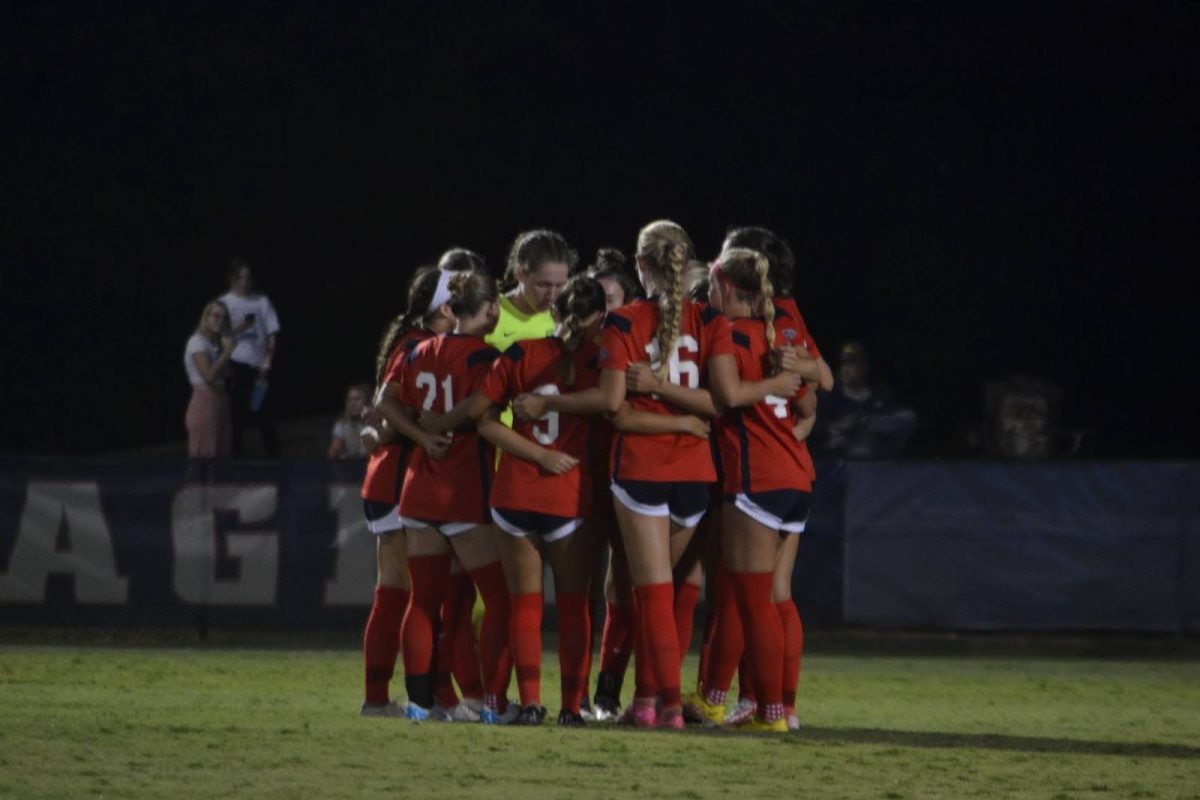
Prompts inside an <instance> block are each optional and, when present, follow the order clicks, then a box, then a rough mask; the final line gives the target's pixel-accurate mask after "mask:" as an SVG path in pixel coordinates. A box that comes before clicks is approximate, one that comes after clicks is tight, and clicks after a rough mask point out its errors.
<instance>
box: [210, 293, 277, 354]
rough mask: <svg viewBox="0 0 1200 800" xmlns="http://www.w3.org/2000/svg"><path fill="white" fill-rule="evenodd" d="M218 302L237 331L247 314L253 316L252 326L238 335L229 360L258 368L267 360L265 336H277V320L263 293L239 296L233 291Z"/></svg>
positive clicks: (272, 307) (269, 302)
mask: <svg viewBox="0 0 1200 800" xmlns="http://www.w3.org/2000/svg"><path fill="white" fill-rule="evenodd" d="M221 302H222V303H224V304H225V307H226V308H228V309H229V324H230V326H232V328H233V329H234V330H235V331H236V330H237V329H238V328H239V327H240V326H241V324H242V320H244V319H245V318H246V315H247V314H253V315H254V324H253V325H251V326H250V328H249V330H245V331H242V332H241V333H240V334H238V337H237V344H236V345H234V348H233V355H232V356H231V359H232V360H233V361H237V362H238V363H240V364H248V365H250V366H252V367H256V368H257V367H261V366H262V365H263V362H264V361H266V359H267V337H268V336H271V335H272V334H275V333H279V317H278V316H277V315H276V314H275V306H273V305H271V301H270V300H268V299H267V296H266V295H265V294H248V295H246V296H245V297H240V296H238V295H236V294H234V293H233V292H228V293H226V294H224V295H222V296H221Z"/></svg>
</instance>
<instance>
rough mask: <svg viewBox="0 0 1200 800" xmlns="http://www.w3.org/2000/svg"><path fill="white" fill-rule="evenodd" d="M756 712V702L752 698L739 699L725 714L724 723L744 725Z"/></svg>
mask: <svg viewBox="0 0 1200 800" xmlns="http://www.w3.org/2000/svg"><path fill="white" fill-rule="evenodd" d="M757 712H758V703H756V702H754V701H753V700H746V699H744V698H743V699H741V700H738V701H737V705H736V706H734V707H733V709H732V710H731V711H730V712H729V713H728V714H726V715H725V724H726V725H744V724H745V723H747V722H749V721H750V720H752V719H754V715H755V713H757Z"/></svg>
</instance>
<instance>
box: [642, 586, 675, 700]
mask: <svg viewBox="0 0 1200 800" xmlns="http://www.w3.org/2000/svg"><path fill="white" fill-rule="evenodd" d="M635 593H636V594H637V598H638V625H639V626H640V627H641V629H642V630H643V631H644V633H643V636H644V637H645V647H646V651H647V655H648V656H649V657H650V660H651V663H652V664H653V666H654V680H655V682H656V683H657V684H658V697H659V699H660V700H662V705H663V708H664V709H671V708H679V707H680V705H681V704H682V703H681V699H680V693H679V639H678V634H677V632H676V630H675V613H674V606H675V586H674V584H672V583H670V582H667V583H652V584H649V585H646V586H639V587H637V589H636V590H635Z"/></svg>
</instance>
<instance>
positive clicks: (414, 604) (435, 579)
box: [401, 555, 450, 700]
mask: <svg viewBox="0 0 1200 800" xmlns="http://www.w3.org/2000/svg"><path fill="white" fill-rule="evenodd" d="M408 574H409V575H410V576H411V578H412V599H411V601H410V602H409V604H408V613H407V614H405V615H404V626H403V628H402V629H401V639H402V641H403V643H404V672H405V675H406V676H413V675H428V674H429V672H430V669H431V668H432V667H433V648H434V639H433V636H434V632H435V631H436V629H437V621H438V618H439V612H440V611H441V606H442V594H443V592H444V589H445V586H446V578H447V576H448V575H449V574H450V556H448V555H436V556H409V557H408ZM409 699H410V700H411V699H412V698H409Z"/></svg>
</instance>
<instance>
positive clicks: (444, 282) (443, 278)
mask: <svg viewBox="0 0 1200 800" xmlns="http://www.w3.org/2000/svg"><path fill="white" fill-rule="evenodd" d="M438 271H439V272H441V274H440V275H438V283H437V288H436V289H434V290H433V300H431V301H429V311H427V312H425V313H427V314H432V313H433V312H435V311H437V310H438V309H439V308H440V307H441V306H443V305H445V304H446V303H449V302H450V278H451V277H453V275H454V273H452V272H448V271H446V270H444V269H443V270H438Z"/></svg>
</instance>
